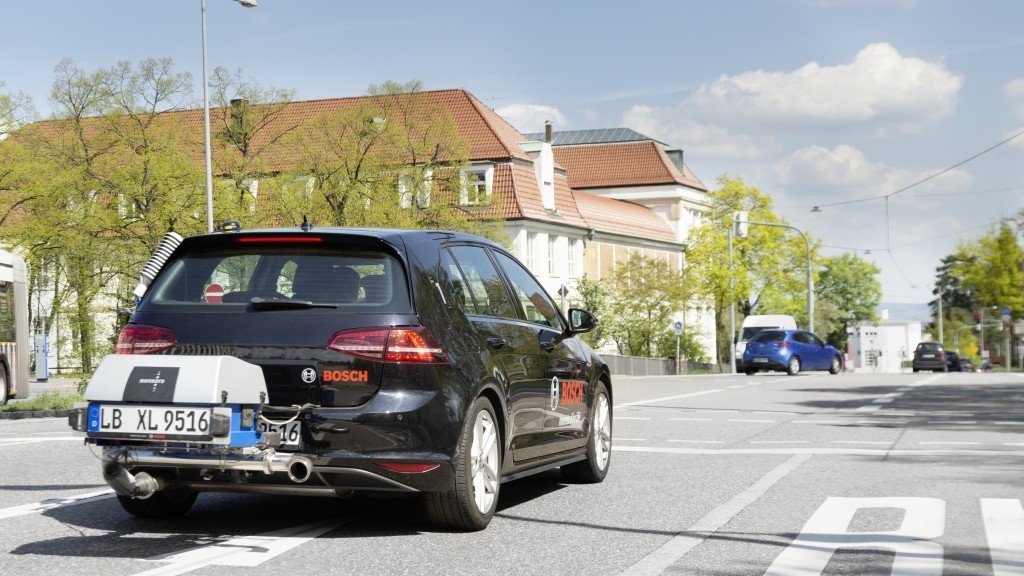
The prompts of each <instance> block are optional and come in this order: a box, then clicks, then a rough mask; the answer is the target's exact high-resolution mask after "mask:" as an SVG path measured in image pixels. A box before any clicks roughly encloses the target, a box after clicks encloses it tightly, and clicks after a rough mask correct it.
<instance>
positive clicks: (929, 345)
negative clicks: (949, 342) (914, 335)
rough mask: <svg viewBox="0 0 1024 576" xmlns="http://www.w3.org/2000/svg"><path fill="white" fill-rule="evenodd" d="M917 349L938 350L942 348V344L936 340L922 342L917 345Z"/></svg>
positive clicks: (925, 350)
mask: <svg viewBox="0 0 1024 576" xmlns="http://www.w3.org/2000/svg"><path fill="white" fill-rule="evenodd" d="M917 349H918V350H922V351H924V352H938V351H939V350H942V345H940V344H938V343H936V342H921V343H920V344H918V345H917Z"/></svg>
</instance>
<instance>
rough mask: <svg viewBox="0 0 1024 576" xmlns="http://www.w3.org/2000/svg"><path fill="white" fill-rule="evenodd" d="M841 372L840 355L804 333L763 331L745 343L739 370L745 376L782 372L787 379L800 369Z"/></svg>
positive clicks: (832, 348)
mask: <svg viewBox="0 0 1024 576" xmlns="http://www.w3.org/2000/svg"><path fill="white" fill-rule="evenodd" d="M842 369H843V354H842V353H841V352H840V351H839V350H837V349H836V348H834V347H832V346H830V345H828V344H826V343H825V341H824V340H822V339H821V338H818V337H817V336H816V335H814V334H813V333H811V332H808V331H806V330H765V331H764V332H761V333H760V334H758V335H756V336H754V337H753V338H751V339H750V341H749V342H748V343H747V349H746V350H745V351H744V352H743V371H744V372H745V373H746V374H747V375H748V376H749V375H751V374H754V373H755V372H759V371H761V370H784V371H786V372H787V373H788V374H789V375H790V376H792V375H794V374H798V373H799V372H800V371H801V370H828V371H829V373H831V374H838V373H839V371H840V370H842Z"/></svg>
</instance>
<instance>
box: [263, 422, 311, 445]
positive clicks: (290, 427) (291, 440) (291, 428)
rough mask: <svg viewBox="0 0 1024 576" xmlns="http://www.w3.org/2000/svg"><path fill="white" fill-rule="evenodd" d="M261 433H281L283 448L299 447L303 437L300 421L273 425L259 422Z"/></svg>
mask: <svg viewBox="0 0 1024 576" xmlns="http://www.w3.org/2000/svg"><path fill="white" fill-rule="evenodd" d="M258 427H259V431H260V432H280V433H281V448H295V449H297V448H298V447H299V439H300V438H301V437H302V424H301V423H300V422H298V421H295V422H288V423H286V424H272V423H270V422H266V421H263V420H260V421H259V426H258Z"/></svg>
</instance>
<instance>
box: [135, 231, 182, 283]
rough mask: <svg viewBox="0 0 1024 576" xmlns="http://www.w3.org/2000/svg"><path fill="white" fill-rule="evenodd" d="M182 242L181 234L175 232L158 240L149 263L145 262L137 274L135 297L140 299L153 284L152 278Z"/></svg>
mask: <svg viewBox="0 0 1024 576" xmlns="http://www.w3.org/2000/svg"><path fill="white" fill-rule="evenodd" d="M182 240H183V238H182V237H181V234H178V233H177V232H168V233H167V234H164V237H163V238H161V239H160V244H159V245H158V246H157V247H156V250H155V251H154V252H153V255H152V256H150V258H149V262H146V265H145V266H143V267H142V272H139V285H138V286H136V287H135V296H136V297H138V298H142V296H143V295H144V294H145V293H146V290H147V289H148V288H149V284H150V283H151V282H153V278H156V275H157V273H158V272H160V269H161V268H163V267H164V264H166V263H167V259H168V258H170V257H171V254H172V253H173V252H174V249H175V248H177V247H178V245H179V244H181V241H182Z"/></svg>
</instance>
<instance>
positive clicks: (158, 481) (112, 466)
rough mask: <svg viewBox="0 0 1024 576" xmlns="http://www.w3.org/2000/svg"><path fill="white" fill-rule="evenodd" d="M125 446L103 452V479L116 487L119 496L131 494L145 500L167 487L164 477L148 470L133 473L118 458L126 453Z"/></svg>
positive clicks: (115, 490)
mask: <svg viewBox="0 0 1024 576" xmlns="http://www.w3.org/2000/svg"><path fill="white" fill-rule="evenodd" d="M125 450H126V449H125V448H117V449H114V450H110V451H108V452H105V453H104V454H103V460H102V461H103V479H104V480H106V481H107V484H109V485H110V487H111V488H113V489H114V492H115V493H117V495H118V496H130V497H132V498H138V499H140V500H145V499H146V498H149V497H150V496H152V495H153V494H155V493H157V492H159V491H160V490H163V489H164V488H166V487H167V481H166V480H164V479H163V478H159V477H156V476H151V475H150V474H148V473H146V472H139V473H138V474H134V475H133V474H132V473H131V472H129V471H128V468H126V467H125V465H124V464H122V463H121V462H119V461H118V460H119V459H120V458H121V455H122V454H124V453H125Z"/></svg>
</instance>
